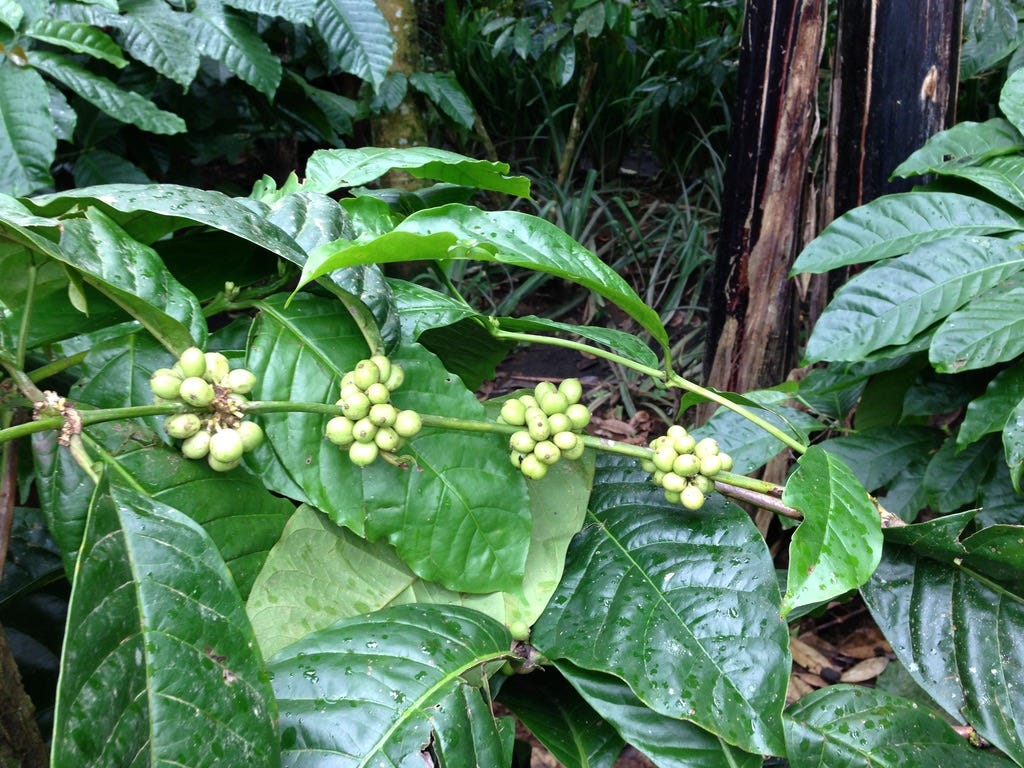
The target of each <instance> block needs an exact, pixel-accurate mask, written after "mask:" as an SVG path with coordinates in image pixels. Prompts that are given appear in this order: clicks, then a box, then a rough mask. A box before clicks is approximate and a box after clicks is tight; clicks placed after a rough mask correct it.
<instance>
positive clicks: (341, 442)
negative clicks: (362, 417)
mask: <svg viewBox="0 0 1024 768" xmlns="http://www.w3.org/2000/svg"><path fill="white" fill-rule="evenodd" d="M353 426H355V422H354V421H352V419H350V418H348V417H346V416H335V417H334V418H333V419H331V420H330V421H328V422H327V429H326V433H327V439H328V440H330V441H331V442H332V443H334V444H335V445H338V446H341V447H342V448H347V447H348V446H349V445H351V444H352V441H353V440H355V438H354V437H353V436H352V427H353Z"/></svg>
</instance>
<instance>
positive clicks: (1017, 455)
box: [1003, 400, 1024, 491]
mask: <svg viewBox="0 0 1024 768" xmlns="http://www.w3.org/2000/svg"><path fill="white" fill-rule="evenodd" d="M1003 453H1004V455H1005V456H1006V466H1008V467H1009V468H1010V480H1011V481H1012V482H1013V487H1014V489H1015V490H1017V491H1020V490H1021V486H1020V478H1021V475H1024V400H1021V401H1020V402H1019V403H1017V405H1016V406H1015V407H1014V409H1013V411H1012V412H1011V413H1010V418H1009V419H1007V420H1006V424H1005V425H1003Z"/></svg>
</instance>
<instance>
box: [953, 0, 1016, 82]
mask: <svg viewBox="0 0 1024 768" xmlns="http://www.w3.org/2000/svg"><path fill="white" fill-rule="evenodd" d="M1022 33H1024V30H1022V29H1021V28H1020V26H1019V24H1018V22H1017V6H1016V4H1015V3H1014V2H1013V0H967V1H966V2H965V3H964V9H963V37H964V39H963V43H962V45H961V49H960V79H961V80H967V79H968V78H972V77H976V76H978V75H980V74H982V73H984V72H985V70H991V69H993V68H995V67H996V66H998V65H999V63H1000V62H1001V61H1002V60H1003V59H1005V58H1006V57H1007V56H1009V55H1010V54H1011V53H1013V51H1014V49H1016V48H1017V47H1018V46H1019V45H1020V44H1021V42H1022Z"/></svg>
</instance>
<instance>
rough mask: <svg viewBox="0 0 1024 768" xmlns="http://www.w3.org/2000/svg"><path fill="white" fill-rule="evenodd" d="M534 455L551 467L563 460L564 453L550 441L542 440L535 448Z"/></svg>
mask: <svg viewBox="0 0 1024 768" xmlns="http://www.w3.org/2000/svg"><path fill="white" fill-rule="evenodd" d="M533 455H534V456H536V457H537V458H538V459H540V460H541V461H543V462H544V463H545V464H547V465H549V466H550V465H551V464H554V463H555V462H557V461H558V460H559V459H560V458H562V451H561V450H559V448H558V446H557V445H555V444H554V443H553V442H551V441H550V440H541V441H540V442H539V443H537V445H536V446H535V447H534V449H533Z"/></svg>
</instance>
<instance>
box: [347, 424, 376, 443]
mask: <svg viewBox="0 0 1024 768" xmlns="http://www.w3.org/2000/svg"><path fill="white" fill-rule="evenodd" d="M376 434H377V425H376V424H374V423H373V422H372V421H370V420H369V419H359V421H357V422H356V423H355V424H353V425H352V437H354V438H355V439H356V442H359V443H372V442H373V438H374V437H375V436H376Z"/></svg>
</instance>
